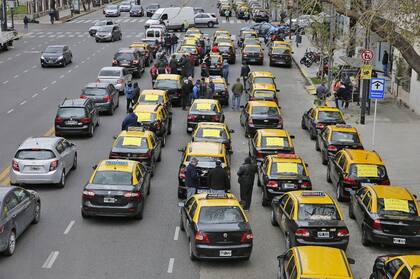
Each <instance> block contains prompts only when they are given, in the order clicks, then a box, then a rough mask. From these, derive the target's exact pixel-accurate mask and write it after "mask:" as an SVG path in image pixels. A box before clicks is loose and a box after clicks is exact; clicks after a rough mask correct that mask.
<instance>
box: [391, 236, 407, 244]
mask: <svg viewBox="0 0 420 279" xmlns="http://www.w3.org/2000/svg"><path fill="white" fill-rule="evenodd" d="M392 242H394V244H401V245H405V242H406V239H405V238H397V237H394V238H393V239H392Z"/></svg>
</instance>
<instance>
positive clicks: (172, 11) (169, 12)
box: [144, 7, 194, 30]
mask: <svg viewBox="0 0 420 279" xmlns="http://www.w3.org/2000/svg"><path fill="white" fill-rule="evenodd" d="M184 22H186V23H187V24H188V26H187V28H188V27H192V26H194V9H193V7H182V8H180V7H171V8H160V9H158V10H157V11H156V12H155V13H154V14H153V16H152V17H151V19H149V20H147V21H146V23H145V24H144V27H145V28H146V29H147V28H149V26H150V25H152V24H160V23H163V24H164V25H165V26H166V28H167V29H168V30H182V29H183V24H184Z"/></svg>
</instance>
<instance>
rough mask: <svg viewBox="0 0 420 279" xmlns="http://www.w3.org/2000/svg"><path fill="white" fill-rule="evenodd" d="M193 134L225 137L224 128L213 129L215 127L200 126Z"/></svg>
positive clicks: (205, 136)
mask: <svg viewBox="0 0 420 279" xmlns="http://www.w3.org/2000/svg"><path fill="white" fill-rule="evenodd" d="M195 136H196V137H197V138H218V139H227V135H226V132H225V129H215V128H200V129H198V131H197V133H196V135H195Z"/></svg>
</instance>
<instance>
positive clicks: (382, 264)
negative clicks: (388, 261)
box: [375, 261, 385, 270]
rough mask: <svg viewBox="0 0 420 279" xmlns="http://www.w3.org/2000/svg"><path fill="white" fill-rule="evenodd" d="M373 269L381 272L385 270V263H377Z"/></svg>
mask: <svg viewBox="0 0 420 279" xmlns="http://www.w3.org/2000/svg"><path fill="white" fill-rule="evenodd" d="M375 268H376V269H377V270H383V269H384V268H385V263H384V262H383V261H377V262H376V263H375Z"/></svg>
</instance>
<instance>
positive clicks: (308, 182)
mask: <svg viewBox="0 0 420 279" xmlns="http://www.w3.org/2000/svg"><path fill="white" fill-rule="evenodd" d="M302 188H303V189H309V188H312V183H311V182H310V181H303V183H302Z"/></svg>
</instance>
